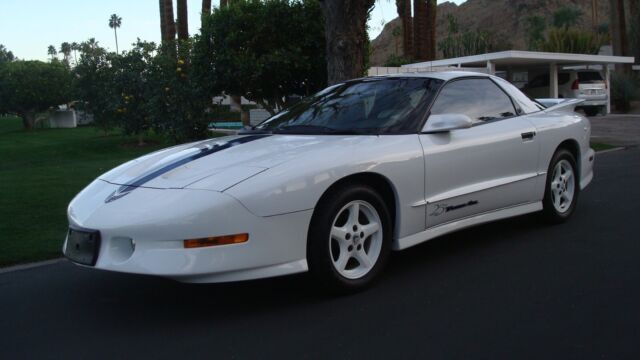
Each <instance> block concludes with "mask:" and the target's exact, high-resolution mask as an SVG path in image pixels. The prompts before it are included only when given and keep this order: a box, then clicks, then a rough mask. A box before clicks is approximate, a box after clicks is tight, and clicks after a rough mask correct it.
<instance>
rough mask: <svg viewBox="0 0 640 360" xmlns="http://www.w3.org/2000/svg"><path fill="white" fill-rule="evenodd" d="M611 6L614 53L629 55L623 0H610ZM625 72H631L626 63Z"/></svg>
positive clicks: (610, 26)
mask: <svg viewBox="0 0 640 360" xmlns="http://www.w3.org/2000/svg"><path fill="white" fill-rule="evenodd" d="M609 5H610V8H611V19H610V20H611V22H610V25H609V29H610V31H611V45H613V55H620V56H627V55H628V54H629V53H628V42H627V25H626V21H625V11H624V10H625V9H624V1H623V0H609ZM622 69H623V70H624V71H625V72H631V67H630V66H627V65H626V64H625V65H623V66H622Z"/></svg>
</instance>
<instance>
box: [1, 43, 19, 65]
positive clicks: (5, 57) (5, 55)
mask: <svg viewBox="0 0 640 360" xmlns="http://www.w3.org/2000/svg"><path fill="white" fill-rule="evenodd" d="M14 60H15V56H13V53H12V52H11V51H9V50H7V48H6V47H4V45H2V44H0V65H2V64H3V63H6V62H10V61H14Z"/></svg>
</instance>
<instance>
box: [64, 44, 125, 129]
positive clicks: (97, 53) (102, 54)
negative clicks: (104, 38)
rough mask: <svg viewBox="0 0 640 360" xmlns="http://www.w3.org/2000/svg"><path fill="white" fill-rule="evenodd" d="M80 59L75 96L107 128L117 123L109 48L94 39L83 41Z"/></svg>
mask: <svg viewBox="0 0 640 360" xmlns="http://www.w3.org/2000/svg"><path fill="white" fill-rule="evenodd" d="M79 47H80V60H79V61H78V63H77V64H76V67H75V68H74V69H73V73H74V84H73V89H74V95H75V98H76V99H78V100H81V101H83V102H84V107H85V109H86V111H88V112H90V113H92V114H93V115H94V119H95V124H96V125H97V126H98V127H99V128H101V129H103V130H104V131H105V132H106V131H107V130H109V129H111V128H112V127H114V126H115V125H116V124H115V121H116V119H115V109H116V107H117V104H118V102H117V98H116V94H115V91H114V76H115V71H116V70H115V69H114V68H113V67H112V66H111V61H110V57H109V56H107V51H106V50H105V49H104V48H102V47H100V46H99V45H98V43H97V42H96V41H95V39H93V38H91V39H89V40H88V41H85V42H82V43H81V44H80V45H79Z"/></svg>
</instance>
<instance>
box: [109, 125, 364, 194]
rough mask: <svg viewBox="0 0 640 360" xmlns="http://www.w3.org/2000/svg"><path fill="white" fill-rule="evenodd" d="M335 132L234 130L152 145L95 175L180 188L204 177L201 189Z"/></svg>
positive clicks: (322, 143)
mask: <svg viewBox="0 0 640 360" xmlns="http://www.w3.org/2000/svg"><path fill="white" fill-rule="evenodd" d="M345 138H349V139H352V141H357V138H358V137H357V136H348V137H347V136H340V135H240V136H226V137H221V138H216V139H209V140H205V141H200V142H195V143H190V144H185V145H179V146H174V147H171V148H168V149H164V150H160V151H156V152H154V153H151V154H148V155H145V156H143V157H140V158H137V159H135V160H132V161H129V162H127V163H125V164H123V165H120V166H119V167H117V168H115V169H113V170H111V171H109V172H107V173H105V174H103V175H102V176H100V179H101V180H103V181H106V182H109V183H111V184H116V185H122V186H126V187H130V188H132V187H148V188H158V189H169V188H174V189H175V188H185V187H187V186H189V185H191V184H193V183H196V182H198V181H201V180H203V179H207V182H206V183H207V189H209V190H215V191H224V190H225V189H227V188H229V187H231V186H233V185H235V184H238V183H239V182H242V181H243V180H246V179H248V178H250V177H252V176H255V175H257V174H259V173H261V172H263V171H265V170H267V169H269V168H272V167H274V166H277V165H279V164H281V163H283V162H286V161H289V160H291V159H293V158H295V157H298V156H302V155H303V154H306V153H308V152H310V151H317V150H321V149H323V148H325V147H326V146H331V143H332V142H337V141H344V139H345Z"/></svg>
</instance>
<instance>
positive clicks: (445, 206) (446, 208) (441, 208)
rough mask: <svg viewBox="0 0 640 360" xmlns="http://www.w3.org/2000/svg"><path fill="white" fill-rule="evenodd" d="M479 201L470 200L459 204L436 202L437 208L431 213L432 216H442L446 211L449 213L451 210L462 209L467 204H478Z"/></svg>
mask: <svg viewBox="0 0 640 360" xmlns="http://www.w3.org/2000/svg"><path fill="white" fill-rule="evenodd" d="M477 204H478V201H476V200H469V201H468V202H466V203H463V204H458V205H448V204H436V208H435V209H434V210H433V211H432V212H431V214H429V215H430V216H440V215H442V214H444V213H448V212H449V211H453V210H458V209H462V208H464V207H467V206H472V205H477Z"/></svg>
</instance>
